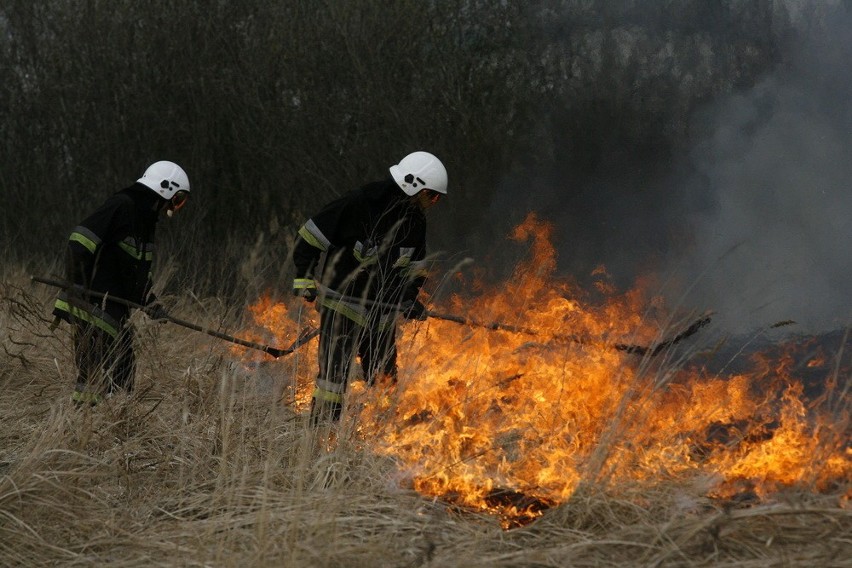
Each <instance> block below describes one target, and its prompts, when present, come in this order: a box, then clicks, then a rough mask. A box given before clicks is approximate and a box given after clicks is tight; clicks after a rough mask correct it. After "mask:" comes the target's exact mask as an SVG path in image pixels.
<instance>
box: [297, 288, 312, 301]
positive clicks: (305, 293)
mask: <svg viewBox="0 0 852 568" xmlns="http://www.w3.org/2000/svg"><path fill="white" fill-rule="evenodd" d="M293 294H294V295H295V296H301V297H302V298H304V299H305V301H306V302H313V301H314V300H316V299H317V289H316V288H293Z"/></svg>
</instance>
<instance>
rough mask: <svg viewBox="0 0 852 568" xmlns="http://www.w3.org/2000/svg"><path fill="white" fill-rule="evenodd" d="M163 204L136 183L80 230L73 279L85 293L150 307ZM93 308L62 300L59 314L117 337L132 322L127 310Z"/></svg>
mask: <svg viewBox="0 0 852 568" xmlns="http://www.w3.org/2000/svg"><path fill="white" fill-rule="evenodd" d="M161 201H162V199H161V198H160V197H159V196H158V195H157V194H155V193H154V192H153V191H151V190H150V189H149V188H148V187H146V186H144V185H142V184H139V183H136V184H134V185H132V186H131V187H128V188H126V189H123V190H121V191H118V192H116V193H114V194H113V195H112V196H110V197H109V198H108V199H107V200H106V201H105V202H104V204H103V205H101V206H100V207H99V208H98V209H97V210H96V211H95V212H94V213H92V214H91V215H89V216H88V217H86V218H85V219H84V220H83V221H82V222H80V224H79V225H77V226H76V227H74V229H73V230H72V231H71V235H70V237H69V239H68V247H67V257H66V270H67V278H68V280H69V281H71V282H73V283H74V284H78V285H81V286H82V287H83V288H86V289H89V290H94V291H96V292H100V293H102V294H108V295H109V296H112V297H116V298H122V299H125V300H129V301H131V302H134V303H137V304H142V305H144V304H146V303H147V302H148V301H149V300H150V299H151V297H150V289H151V265H152V263H153V260H154V232H155V229H156V225H157V219H158V215H159V212H158V208H159V206H160V204H161ZM91 303H92V305H91V306H87V305H80V304H79V303H74V302H71V303H69V298H68V294H67V293H63V294H60V297H59V299H57V301H56V304H55V307H54V314H55V315H57V316H59V317H61V318H63V319H65V320H68V321H71V320H72V319H73V318H77V319H81V320H85V321H88V322H89V323H92V324H94V325H97V326H99V327H102V328H104V329H105V330H106V331H112V328H116V326H117V325H118V324H119V323H120V322H121V321H122V320H123V319H125V318H126V317H127V315H128V313H129V308H127V307H126V306H124V305H121V304H118V303H115V302H110V301H108V300H107V302H106V303H103V302H102V301H101V300H98V299H95V298H92V299H91Z"/></svg>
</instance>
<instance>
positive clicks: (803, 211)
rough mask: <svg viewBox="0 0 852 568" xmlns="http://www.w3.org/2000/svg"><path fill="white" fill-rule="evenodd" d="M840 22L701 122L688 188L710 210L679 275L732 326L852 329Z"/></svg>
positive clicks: (848, 121)
mask: <svg viewBox="0 0 852 568" xmlns="http://www.w3.org/2000/svg"><path fill="white" fill-rule="evenodd" d="M839 15H842V16H843V17H837V18H834V19H833V20H831V21H830V22H826V23H825V26H826V27H825V28H824V29H822V30H820V31H819V33H814V34H813V35H810V36H809V37H806V38H805V40H806V41H805V43H804V44H803V45H802V46H801V52H800V53H799V54H797V55H796V56H795V58H793V59H792V61H791V64H790V67H789V68H787V69H784V70H782V71H779V72H777V73H775V74H773V76H770V77H766V78H765V79H764V80H762V81H761V82H759V84H757V85H756V86H755V87H754V88H753V89H752V90H750V91H749V92H746V93H742V94H738V95H735V96H731V97H729V98H727V99H726V100H723V101H718V102H717V103H716V104H715V105H713V107H712V108H710V109H708V110H707V111H706V113H705V114H704V115H703V116H702V117H699V118H700V120H701V121H702V122H703V123H704V124H705V127H706V129H707V136H706V137H705V138H704V139H703V140H702V141H701V142H700V143H699V144H697V145H696V146H695V148H694V150H693V151H692V152H691V155H690V157H689V159H690V161H691V163H692V165H693V167H694V172H695V175H694V176H693V177H692V178H691V179H690V180H689V182H688V183H687V184H686V187H685V191H686V192H687V194H689V195H692V196H693V197H694V196H697V195H701V196H702V199H704V198H706V197H708V196H709V199H710V207H709V208H708V209H706V210H703V211H699V212H695V213H694V214H693V218H692V222H693V223H694V231H693V233H692V235H691V237H690V240H691V243H692V244H691V246H690V247H688V248H686V249H684V250H682V251H680V254H679V255H678V256H679V258H678V260H677V261H676V262H674V263H673V266H672V268H670V271H671V272H672V273H674V274H677V275H679V276H680V277H681V285H682V286H689V285H692V286H694V288H693V289H692V290H691V291H690V292H689V294H688V296H687V300H686V301H687V303H689V304H705V305H706V306H707V307H710V308H713V309H714V310H716V311H717V312H718V317H717V323H721V325H722V326H723V327H724V328H725V329H728V330H730V331H746V330H750V329H754V328H759V327H762V326H765V325H767V324H771V323H773V322H775V321H778V320H785V319H793V320H795V321H797V322H798V323H799V324H800V327H799V330H800V331H806V332H818V331H825V330H829V329H837V328H839V327H844V326H848V325H850V323H852V254H850V241H852V67H850V65H849V61H852V37H851V36H850V33H849V30H850V29H852V18H850V17H849V13H848V11H847V12H842V13H841V14H839Z"/></svg>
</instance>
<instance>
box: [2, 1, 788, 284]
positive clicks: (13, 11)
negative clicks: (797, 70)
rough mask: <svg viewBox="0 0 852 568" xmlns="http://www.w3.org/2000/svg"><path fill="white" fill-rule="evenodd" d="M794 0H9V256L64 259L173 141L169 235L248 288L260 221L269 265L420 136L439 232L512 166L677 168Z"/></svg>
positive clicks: (471, 213)
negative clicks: (694, 129) (302, 226)
mask: <svg viewBox="0 0 852 568" xmlns="http://www.w3.org/2000/svg"><path fill="white" fill-rule="evenodd" d="M782 8H783V6H782ZM782 8H779V6H778V5H777V4H776V3H773V2H772V1H771V0H758V1H753V0H752V1H745V0H680V1H666V2H663V1H659V2H642V1H638V0H636V1H628V2H617V3H615V2H608V1H607V0H593V1H585V0H584V1H581V0H562V1H559V0H536V1H533V2H520V1H509V2H491V1H484V0H436V1H432V2H420V1H416V0H398V1H396V2H375V1H371V0H322V1H320V0H290V1H287V2H278V1H275V0H241V1H239V2H236V1H229V0H221V1H217V2H207V1H201V0H186V1H184V2H173V3H151V2H136V1H132V0H110V1H102V0H4V2H3V4H2V6H0V73H2V81H0V83H2V86H0V109H2V111H0V112H2V113H3V117H2V122H0V141H2V142H0V143H2V145H3V149H2V152H0V192H2V200H3V201H2V202H3V210H2V221H0V229H2V236H3V238H4V240H5V241H6V243H7V253H6V266H9V265H12V264H24V265H31V264H32V263H41V265H44V264H45V263H50V262H53V261H54V260H55V259H57V258H58V257H59V252H60V251H61V247H62V246H63V244H64V243H63V241H64V238H65V235H66V234H67V232H68V230H69V229H70V228H71V226H73V224H75V222H76V221H77V220H79V218H80V216H81V215H83V214H84V213H85V212H86V211H87V210H89V209H91V208H92V207H93V206H95V205H96V204H97V203H99V202H100V201H101V200H102V199H103V198H104V197H105V196H106V195H107V194H108V193H109V192H111V191H115V190H117V189H120V188H121V187H124V186H125V185H128V184H129V183H131V182H132V181H133V180H135V179H136V177H138V176H139V175H140V174H141V172H142V171H143V170H144V168H145V167H146V166H147V165H148V164H149V163H151V162H152V161H155V160H159V159H170V160H173V161H176V162H178V163H180V164H181V165H182V166H184V168H185V169H186V171H187V172H188V173H189V175H190V179H191V181H192V183H193V185H194V189H195V194H194V195H193V202H192V203H191V207H190V208H187V210H186V215H185V217H184V218H183V219H180V221H179V223H173V224H171V225H170V226H168V227H164V228H163V232H164V233H165V235H166V237H167V238H165V239H161V240H160V243H161V245H162V246H161V249H165V250H166V252H167V253H168V254H172V253H173V254H174V256H175V257H176V258H180V259H181V261H180V267H179V269H178V270H179V271H180V272H182V273H183V278H187V279H188V278H190V277H192V278H196V279H198V278H201V277H204V278H202V279H203V280H204V281H206V282H209V283H212V284H211V286H212V287H213V288H215V289H213V290H210V291H211V292H220V291H225V292H228V293H230V292H238V290H236V289H235V285H234V284H233V283H230V284H229V283H228V282H229V281H230V280H229V278H228V277H227V275H229V274H233V273H234V272H235V271H238V270H239V269H240V266H241V265H243V264H244V263H245V262H246V257H247V255H248V254H249V252H250V251H252V250H253V249H252V247H255V246H257V244H258V242H260V241H259V239H260V236H259V235H261V234H262V235H263V237H262V238H263V241H262V243H263V248H264V251H265V252H263V253H261V254H262V255H268V259H267V260H266V261H264V262H259V263H256V264H255V266H256V267H258V268H257V270H256V272H257V273H258V274H257V276H258V277H260V278H267V279H269V278H274V277H278V276H280V274H281V272H280V271H281V270H282V269H281V268H280V267H281V266H282V265H283V264H285V263H286V255H287V243H288V242H289V241H288V239H290V238H292V234H293V232H294V231H295V230H296V229H297V228H298V223H299V222H300V221H301V220H303V218H304V217H305V216H306V215H309V214H310V213H312V212H313V210H315V209H316V208H317V207H318V206H319V205H321V204H322V203H323V202H325V201H327V200H329V199H330V198H332V197H334V196H336V195H339V194H341V193H342V192H344V191H346V190H348V189H351V188H353V187H356V186H357V185H359V184H361V183H363V182H365V181H368V180H371V179H375V178H377V177H379V176H383V175H385V174H386V172H387V167H388V166H390V165H391V164H392V163H393V162H394V161H396V160H398V159H399V158H401V157H402V156H404V155H405V154H406V153H408V152H410V151H413V150H416V149H428V150H429V151H432V152H433V153H435V154H437V155H438V156H440V157H441V158H442V160H443V161H444V162H445V164H446V165H447V168H448V170H449V172H450V191H451V196H450V200H451V201H450V200H448V201H447V203H448V205H447V206H444V207H443V211H441V212H440V213H439V214H438V215H436V218H435V220H434V228H433V229H431V230H433V232H434V233H435V234H434V237H433V238H432V242H433V244H434V246H435V247H437V248H443V249H447V250H482V249H483V248H485V247H487V246H488V244H489V243H490V242H492V240H493V238H494V237H495V235H493V234H490V233H489V230H488V226H489V223H488V220H489V216H491V215H494V210H493V208H494V207H495V206H496V205H495V204H498V203H500V202H501V197H500V192H501V191H504V190H505V184H506V180H507V179H523V178H524V177H526V176H533V175H535V172H542V171H558V172H568V174H567V175H569V176H570V179H571V183H570V185H566V189H565V190H564V191H565V192H566V195H565V196H564V197H565V199H566V200H569V201H570V200H571V199H572V195H574V194H576V195H581V194H582V188H583V187H584V184H585V183H587V182H588V180H590V179H594V178H595V177H596V176H599V175H601V173H602V172H612V171H613V167H614V166H613V164H621V166H619V167H624V166H623V165H624V164H625V163H640V162H641V163H655V164H662V166H661V167H665V164H666V160H667V156H670V155H671V153H672V151H673V149H674V148H676V147H678V146H679V145H682V144H684V143H685V141H687V140H688V139H689V138H690V135H691V132H690V128H691V126H690V120H689V117H690V115H691V113H692V112H693V111H694V110H695V109H696V108H697V107H699V106H700V105H701V104H703V103H705V102H707V101H708V100H712V99H713V98H714V97H716V96H718V95H720V94H722V93H727V92H731V91H733V90H736V89H737V88H741V87H743V86H747V85H749V84H750V83H751V82H753V81H754V80H755V78H756V77H758V76H759V75H760V73H762V72H765V71H766V70H767V69H769V68H771V67H772V66H773V65H776V64H777V63H778V62H779V54H780V53H781V50H780V47H781V45H782V44H783V42H785V41H787V40H788V39H789V38H788V36H789V22H788V18H787V15H786V13H785V12H784V10H783V9H782ZM629 169H630V168H627V167H625V168H624V171H625V172H628V171H629ZM624 175H627V173H625V174H624ZM449 203H451V204H452V206H451V207H450V206H449ZM442 205H443V204H442ZM182 213H183V212H182ZM162 225H165V224H162ZM231 280H232V279H231ZM217 287H218V288H217ZM237 287H238V286H237Z"/></svg>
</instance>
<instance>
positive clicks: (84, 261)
mask: <svg viewBox="0 0 852 568" xmlns="http://www.w3.org/2000/svg"><path fill="white" fill-rule="evenodd" d="M188 198H189V178H188V177H187V175H186V172H184V170H183V169H182V168H181V167H180V166H178V165H177V164H175V163H173V162H168V161H161V162H156V163H154V164H152V165H151V166H149V167H148V169H146V170H145V173H144V174H143V175H142V177H141V178H139V179H138V180H137V181H136V183H134V184H133V185H131V186H130V187H128V188H125V189H122V190H120V191H118V192H116V193H114V194H112V195H111V196H110V197H109V198H107V200H106V201H105V202H104V203H103V204H102V205H101V206H100V207H99V208H98V209H96V210H95V211H94V212H93V213H92V214H91V215H89V216H88V217H86V218H85V219H83V221H81V222H80V224H79V225H77V226H76V227H74V229H73V230H72V231H71V235H70V237H69V238H68V245H67V248H66V273H67V279H68V281H69V282H70V283H72V284H73V286H72V287H71V288H68V289H66V290H63V291H62V293H60V294H59V297H58V298H57V300H56V303H55V304H54V309H53V314H54V316H55V317H56V318H57V319H61V320H65V321H67V322H69V323H71V324H72V326H73V334H74V360H75V363H76V365H77V371H78V374H77V383H76V385H75V387H74V391H73V393H72V394H71V400H72V401H74V402H75V403H77V404H78V405H82V404H91V405H94V404H97V403H98V402H100V401H101V399H102V398H103V397H104V396H109V395H111V394H112V393H114V392H116V391H118V390H120V389H123V390H125V391H127V392H130V391H132V389H133V383H134V374H135V367H136V359H135V356H134V353H133V335H134V333H133V327H132V325H131V323H130V321H129V316H130V308H128V307H127V306H126V305H123V304H119V303H116V302H112V301H110V300H109V298H110V297H114V298H120V299H124V300H129V301H130V302H133V303H136V304H140V305H143V306H145V313H147V314H148V316H149V317H151V318H152V319H155V320H158V319H159V320H161V319H162V318H164V317H166V316H167V313H166V311H165V309H164V308H163V306H162V305H161V304H160V303H159V302H157V301H156V297H155V296H154V294H153V293H152V292H151V265H152V262H153V259H154V230H155V228H156V225H157V220H158V218H159V217H160V216H161V215H166V216H168V217H171V216H172V215H173V214H174V213H175V212H176V211H177V210H179V209H180V208H181V207H183V205H184V204H186V202H187V199H188ZM88 290H91V291H94V292H99V293H100V294H105V295H106V296H105V298H103V299H101V298H95V297H94V296H88V295H87V291H88Z"/></svg>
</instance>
